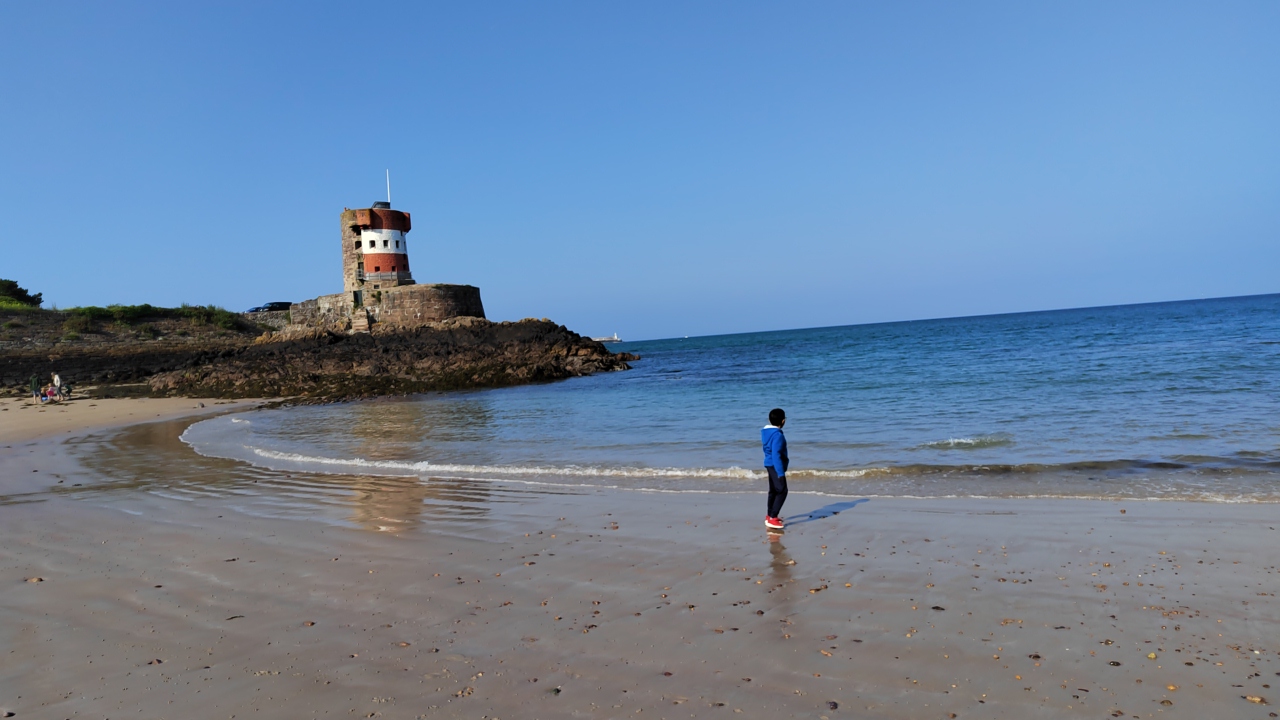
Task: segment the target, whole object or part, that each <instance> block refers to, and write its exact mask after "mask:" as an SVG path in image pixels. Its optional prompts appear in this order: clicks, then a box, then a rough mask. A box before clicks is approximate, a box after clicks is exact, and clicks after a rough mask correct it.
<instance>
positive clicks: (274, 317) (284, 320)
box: [240, 310, 292, 330]
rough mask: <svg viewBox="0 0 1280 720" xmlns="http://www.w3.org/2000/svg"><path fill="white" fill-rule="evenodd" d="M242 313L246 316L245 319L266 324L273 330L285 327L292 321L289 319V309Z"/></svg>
mask: <svg viewBox="0 0 1280 720" xmlns="http://www.w3.org/2000/svg"><path fill="white" fill-rule="evenodd" d="M240 314H241V315H243V316H244V319H245V320H248V321H249V322H251V323H257V324H259V325H266V326H267V327H269V328H271V329H272V330H279V329H280V328H283V327H284V326H285V325H288V324H289V323H290V322H292V321H291V320H290V319H289V311H288V310H279V311H270V312H247V313H240Z"/></svg>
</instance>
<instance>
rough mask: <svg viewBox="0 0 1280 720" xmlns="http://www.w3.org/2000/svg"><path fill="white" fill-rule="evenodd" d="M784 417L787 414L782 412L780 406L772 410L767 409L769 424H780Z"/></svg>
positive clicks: (785, 417)
mask: <svg viewBox="0 0 1280 720" xmlns="http://www.w3.org/2000/svg"><path fill="white" fill-rule="evenodd" d="M786 419H787V414H786V413H784V412H782V408H774V409H772V410H770V411H769V424H770V425H773V426H775V427H776V426H778V425H781V424H782V421H783V420H786Z"/></svg>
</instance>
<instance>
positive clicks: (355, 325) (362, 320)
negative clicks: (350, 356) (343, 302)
mask: <svg viewBox="0 0 1280 720" xmlns="http://www.w3.org/2000/svg"><path fill="white" fill-rule="evenodd" d="M372 324H373V323H372V322H370V320H369V311H368V310H366V309H364V308H356V309H355V310H354V311H352V313H351V332H352V333H367V332H369V326H370V325H372Z"/></svg>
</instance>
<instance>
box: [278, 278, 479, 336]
mask: <svg viewBox="0 0 1280 720" xmlns="http://www.w3.org/2000/svg"><path fill="white" fill-rule="evenodd" d="M366 287H367V286H366ZM455 317H477V318H483V317H484V305H483V303H481V302H480V288H478V287H475V286H474V285H402V286H400V287H393V288H386V289H383V290H372V291H370V290H365V291H364V292H363V293H362V295H361V297H360V298H359V301H358V304H357V298H356V295H355V293H350V292H347V293H339V294H337V295H321V296H320V297H318V298H315V299H314V300H306V301H304V302H300V303H294V304H293V305H292V306H290V307H289V319H290V321H291V322H290V325H291V326H294V327H303V328H316V329H325V330H343V331H356V332H361V331H366V330H367V328H368V327H369V326H371V325H373V324H380V325H386V326H390V327H406V328H410V327H417V326H420V325H425V324H427V323H433V322H440V321H441V320H448V319H449V318H455Z"/></svg>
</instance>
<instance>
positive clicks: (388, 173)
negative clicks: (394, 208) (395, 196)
mask: <svg viewBox="0 0 1280 720" xmlns="http://www.w3.org/2000/svg"><path fill="white" fill-rule="evenodd" d="M387 204H388V205H390V204H391V168H387Z"/></svg>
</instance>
